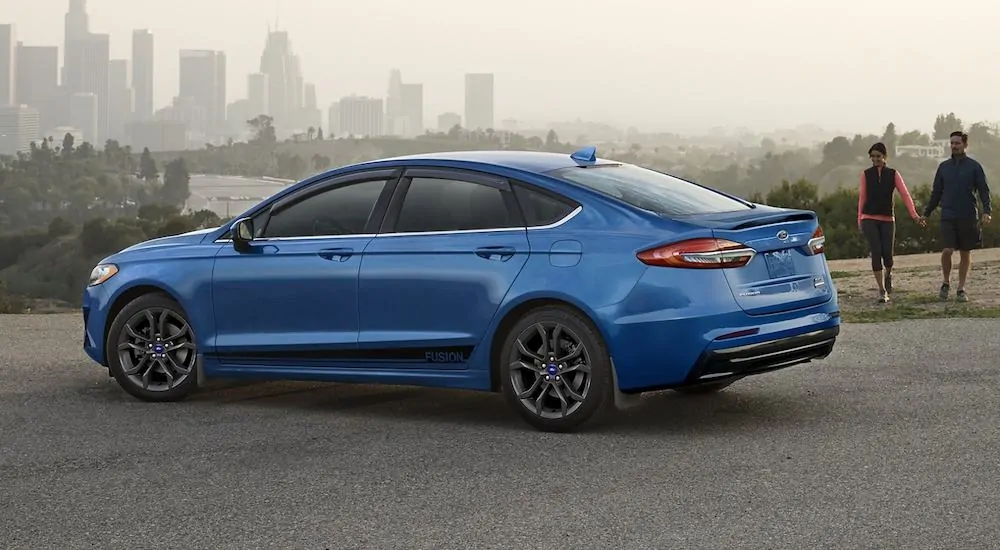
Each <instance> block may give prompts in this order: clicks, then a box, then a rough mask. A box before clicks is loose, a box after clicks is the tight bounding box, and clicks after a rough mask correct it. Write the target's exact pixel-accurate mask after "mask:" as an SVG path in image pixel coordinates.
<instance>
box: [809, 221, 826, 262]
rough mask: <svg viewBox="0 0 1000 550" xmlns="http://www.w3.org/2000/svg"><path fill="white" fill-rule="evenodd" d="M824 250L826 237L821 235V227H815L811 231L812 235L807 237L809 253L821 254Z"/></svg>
mask: <svg viewBox="0 0 1000 550" xmlns="http://www.w3.org/2000/svg"><path fill="white" fill-rule="evenodd" d="M825 250H826V237H824V236H823V228H822V227H817V228H816V231H813V236H812V238H811V239H809V253H810V254H812V255H813V256H815V255H816V254H822V253H823V252H824V251H825Z"/></svg>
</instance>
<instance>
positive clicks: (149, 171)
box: [139, 147, 160, 182]
mask: <svg viewBox="0 0 1000 550" xmlns="http://www.w3.org/2000/svg"><path fill="white" fill-rule="evenodd" d="M139 177H140V178H142V179H144V180H146V181H147V182H153V181H156V179H157V178H159V177H160V171H159V170H158V169H157V168H156V161H155V160H153V155H152V153H150V152H149V147H144V148H143V149H142V156H141V157H139Z"/></svg>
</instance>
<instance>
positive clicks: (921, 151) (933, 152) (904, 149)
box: [895, 139, 951, 160]
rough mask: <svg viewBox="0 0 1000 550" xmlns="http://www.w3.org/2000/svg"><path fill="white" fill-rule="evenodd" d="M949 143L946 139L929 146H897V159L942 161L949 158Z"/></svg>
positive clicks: (935, 141)
mask: <svg viewBox="0 0 1000 550" xmlns="http://www.w3.org/2000/svg"><path fill="white" fill-rule="evenodd" d="M950 147H951V142H950V141H948V140H946V139H938V140H934V141H932V142H931V144H930V145H897V146H896V150H895V153H896V156H897V157H916V158H929V159H934V160H944V159H946V158H948V157H949V156H951V150H950Z"/></svg>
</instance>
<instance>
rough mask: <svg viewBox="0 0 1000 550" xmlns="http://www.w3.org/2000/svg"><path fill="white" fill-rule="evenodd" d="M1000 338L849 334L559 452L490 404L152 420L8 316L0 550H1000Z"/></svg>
mask: <svg viewBox="0 0 1000 550" xmlns="http://www.w3.org/2000/svg"><path fill="white" fill-rule="evenodd" d="M998 331H1000V321H994V320H975V321H966V320H956V319H951V320H935V321H923V322H917V321H910V322H906V323H905V324H890V325H859V326H851V325H848V326H845V327H844V332H843V333H842V337H841V342H840V344H839V345H838V348H837V350H836V351H835V353H834V355H833V356H832V357H831V358H829V359H828V360H827V361H825V362H823V363H820V364H815V365H810V366H802V367H795V368H793V369H790V370H786V371H784V372H780V373H773V374H768V375H764V376H761V377H758V378H756V379H747V380H744V381H742V382H740V383H738V384H736V385H734V386H732V387H730V388H729V389H728V390H727V391H726V392H724V393H723V394H720V395H716V396H711V397H704V398H703V397H697V398H692V397H682V396H678V395H676V394H673V393H670V392H666V393H661V394H656V395H653V396H650V397H648V398H647V399H646V400H645V402H644V404H642V405H641V406H640V407H638V408H637V409H634V410H632V411H629V412H627V413H623V414H621V415H620V416H619V418H618V419H617V420H616V421H614V422H612V423H611V424H609V425H608V426H606V427H603V428H602V429H601V430H600V431H594V432H588V433H580V434H571V435H554V434H543V433H538V432H534V431H531V430H530V429H528V428H526V427H525V426H524V425H522V424H521V422H520V421H519V420H518V419H517V418H515V415H514V413H513V412H512V411H508V410H507V409H506V407H505V405H504V403H503V401H502V399H501V398H499V397H498V396H494V395H488V394H480V393H473V392H448V391H438V390H427V389H409V388H400V387H371V386H349V385H315V384H259V385H252V386H238V387H233V386H229V387H225V386H223V387H219V388H217V389H214V390H212V391H208V392H206V393H203V394H200V395H199V396H198V397H197V398H195V399H192V400H189V401H186V402H183V403H176V404H165V405H153V404H144V403H140V402H138V401H135V400H133V399H132V398H130V397H128V396H127V395H126V394H125V393H124V392H122V391H121V390H120V389H119V388H118V387H117V386H116V385H115V384H114V382H113V381H112V380H110V379H108V378H107V377H106V376H105V374H104V372H103V371H102V370H101V369H100V368H98V367H96V366H93V365H92V364H90V363H89V362H88V360H87V359H86V358H85V357H84V356H83V354H82V352H81V351H80V349H79V341H80V334H81V327H80V322H79V320H78V318H77V316H75V315H73V316H66V315H47V316H41V315H39V316H0V343H2V344H0V548H5V549H14V548H31V549H40V548H57V549H70V548H100V549H117V548H128V549H137V548H171V549H178V548H184V549H188V548H190V549H194V548H213V549H215V548H219V549H222V548H240V549H246V548H283V549H287V548H296V549H299V548H301V549H324V548H336V549H351V548H400V549H415V548H429V549H430V548H433V549H445V548H462V549H469V548H477V549H478V548H505V549H510V548H544V549H553V548H594V549H599V550H604V549H610V548H629V549H631V548H642V549H646V548H684V549H695V548H713V549H718V548H790V549H796V550H801V549H805V548H809V549H812V548H921V549H928V548H942V549H949V550H954V549H965V548H969V549H972V548H976V549H980V548H998V547H1000V514H998V512H997V510H1000V497H998V496H997V493H996V491H997V488H998V487H1000V459H998V456H1000V428H998V426H1000V401H998V400H997V395H998V392H1000V364H998V363H997V361H996V360H991V359H989V358H990V357H991V356H994V354H996V353H997V352H998V351H1000V339H998V338H997V337H996V335H997V333H998Z"/></svg>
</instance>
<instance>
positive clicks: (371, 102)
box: [340, 96, 385, 137]
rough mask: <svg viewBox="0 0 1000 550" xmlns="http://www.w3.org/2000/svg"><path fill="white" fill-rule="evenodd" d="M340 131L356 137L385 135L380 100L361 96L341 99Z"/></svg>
mask: <svg viewBox="0 0 1000 550" xmlns="http://www.w3.org/2000/svg"><path fill="white" fill-rule="evenodd" d="M340 131H341V133H346V134H349V135H352V136H358V137H362V136H363V137H375V136H382V135H385V130H384V126H383V107H382V100H381V99H378V98H373V97H363V96H349V97H345V98H343V99H341V100H340Z"/></svg>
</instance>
